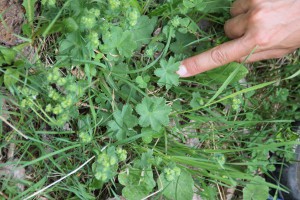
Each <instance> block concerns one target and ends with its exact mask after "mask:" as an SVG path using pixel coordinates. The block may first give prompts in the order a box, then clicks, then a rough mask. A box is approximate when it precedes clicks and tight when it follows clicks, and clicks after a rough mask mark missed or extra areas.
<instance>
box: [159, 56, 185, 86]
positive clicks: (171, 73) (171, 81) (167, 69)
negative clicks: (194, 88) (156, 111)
mask: <svg viewBox="0 0 300 200" xmlns="http://www.w3.org/2000/svg"><path fill="white" fill-rule="evenodd" d="M179 65H180V63H179V62H175V59H174V58H173V57H171V58H170V59H169V60H168V62H167V61H166V60H161V61H160V66H161V68H158V69H156V70H155V71H154V74H155V75H156V76H158V77H160V79H159V80H158V85H159V86H166V88H167V90H169V89H170V88H171V87H172V86H173V85H174V86H178V85H179V76H178V74H176V71H177V70H178V69H179Z"/></svg>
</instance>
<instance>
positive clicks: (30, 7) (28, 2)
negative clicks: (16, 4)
mask: <svg viewBox="0 0 300 200" xmlns="http://www.w3.org/2000/svg"><path fill="white" fill-rule="evenodd" d="M36 1H37V0H24V1H23V4H22V5H23V6H24V8H25V10H26V17H27V20H28V23H29V24H30V25H32V23H33V20H34V11H35V9H34V5H35V3H36Z"/></svg>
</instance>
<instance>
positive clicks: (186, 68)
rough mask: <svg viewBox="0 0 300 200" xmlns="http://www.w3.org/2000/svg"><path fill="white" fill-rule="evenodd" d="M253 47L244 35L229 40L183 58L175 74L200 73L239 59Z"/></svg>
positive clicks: (183, 75) (189, 74)
mask: <svg viewBox="0 0 300 200" xmlns="http://www.w3.org/2000/svg"><path fill="white" fill-rule="evenodd" d="M254 47H255V45H252V44H251V43H250V41H249V42H248V40H246V39H245V37H241V38H238V39H235V40H231V41H229V42H226V43H224V44H221V45H219V46H217V47H214V48H213V49H210V50H208V51H206V52H203V53H201V54H199V55H196V56H193V57H191V58H187V59H185V60H183V61H182V62H181V66H180V67H179V70H178V71H177V74H178V75H179V76H180V77H189V76H194V75H196V74H200V73H202V72H205V71H208V70H211V69H214V68H216V67H219V66H222V65H225V64H228V63H230V62H233V61H236V60H239V59H240V58H241V57H244V56H247V55H248V54H250V53H251V51H252V50H253V49H254Z"/></svg>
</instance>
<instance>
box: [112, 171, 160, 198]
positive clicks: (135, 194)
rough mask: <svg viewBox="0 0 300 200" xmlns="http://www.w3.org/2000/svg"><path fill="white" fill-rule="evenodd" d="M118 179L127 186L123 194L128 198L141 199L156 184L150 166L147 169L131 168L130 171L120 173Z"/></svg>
mask: <svg viewBox="0 0 300 200" xmlns="http://www.w3.org/2000/svg"><path fill="white" fill-rule="evenodd" d="M118 180H119V182H120V183H121V184H122V185H124V186H125V187H124V188H123V190H122V195H123V196H124V197H125V198H126V199H127V200H141V199H143V198H145V197H146V196H147V195H148V194H149V193H150V192H151V191H152V190H153V188H154V187H155V185H156V184H155V181H154V179H153V172H152V170H151V168H150V167H149V168H147V169H145V170H141V169H136V168H131V169H130V170H129V172H128V173H127V172H124V173H120V174H119V176H118Z"/></svg>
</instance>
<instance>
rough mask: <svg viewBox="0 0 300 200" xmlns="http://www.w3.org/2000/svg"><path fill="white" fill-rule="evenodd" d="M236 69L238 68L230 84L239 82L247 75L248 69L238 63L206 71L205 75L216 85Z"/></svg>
mask: <svg viewBox="0 0 300 200" xmlns="http://www.w3.org/2000/svg"><path fill="white" fill-rule="evenodd" d="M236 68H239V71H238V73H237V75H236V76H235V77H234V78H233V79H232V80H231V82H230V83H234V82H237V81H239V80H241V79H242V78H244V77H245V76H246V75H247V74H248V69H247V68H246V67H245V66H244V65H242V64H240V63H236V62H233V63H230V64H228V65H225V66H222V67H219V68H216V69H213V70H211V71H208V72H206V75H207V76H208V77H209V78H211V79H212V80H213V81H214V82H216V83H223V82H224V81H226V79H227V78H228V77H229V76H230V74H231V73H232V72H233V71H234V70H235V69H236Z"/></svg>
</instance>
